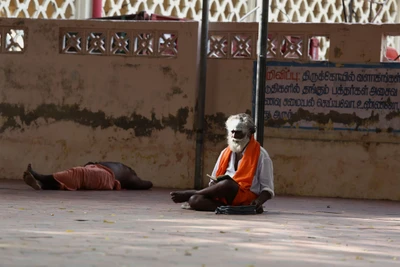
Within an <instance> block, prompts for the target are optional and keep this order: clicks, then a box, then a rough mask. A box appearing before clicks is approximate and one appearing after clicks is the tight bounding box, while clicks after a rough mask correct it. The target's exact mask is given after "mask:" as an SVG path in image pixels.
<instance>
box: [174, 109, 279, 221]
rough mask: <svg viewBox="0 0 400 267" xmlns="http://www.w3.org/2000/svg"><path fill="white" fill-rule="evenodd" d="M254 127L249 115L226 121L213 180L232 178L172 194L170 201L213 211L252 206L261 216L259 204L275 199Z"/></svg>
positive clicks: (270, 168)
mask: <svg viewBox="0 0 400 267" xmlns="http://www.w3.org/2000/svg"><path fill="white" fill-rule="evenodd" d="M255 128H256V127H255V124H254V122H253V119H252V118H251V116H250V115H248V114H245V113H241V114H237V115H232V116H230V117H229V118H228V120H227V121H226V129H227V130H228V136H227V139H228V147H227V148H225V149H224V150H223V151H222V152H221V154H220V155H219V158H218V160H217V163H216V165H215V167H214V170H213V172H212V177H218V176H223V175H229V176H230V177H232V179H224V180H222V181H219V182H214V181H213V180H210V182H209V186H208V187H206V188H204V189H202V190H199V191H196V190H185V191H176V192H171V196H172V200H173V201H174V202H176V203H180V202H186V201H187V202H188V203H189V205H190V207H191V208H192V209H194V210H200V211H215V209H216V208H217V207H219V206H224V205H231V206H241V205H255V206H256V210H257V212H258V213H262V211H263V209H262V205H263V204H264V203H265V202H266V201H267V200H269V199H271V198H272V197H273V196H274V176H273V166H272V161H271V159H270V157H269V155H268V153H267V151H266V150H265V149H264V148H263V147H261V146H260V144H259V143H258V142H257V141H256V140H255V139H254V137H253V134H254V133H255ZM225 177H226V176H225Z"/></svg>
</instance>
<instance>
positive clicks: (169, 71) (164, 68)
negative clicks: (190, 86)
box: [160, 66, 178, 82]
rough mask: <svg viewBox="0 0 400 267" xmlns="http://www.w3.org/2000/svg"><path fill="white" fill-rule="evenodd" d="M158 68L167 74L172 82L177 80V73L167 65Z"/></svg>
mask: <svg viewBox="0 0 400 267" xmlns="http://www.w3.org/2000/svg"><path fill="white" fill-rule="evenodd" d="M160 70H161V71H162V72H163V73H164V75H165V76H169V77H170V78H171V79H172V80H173V81H174V82H177V81H178V74H176V72H175V71H173V70H172V68H171V67H169V66H161V67H160Z"/></svg>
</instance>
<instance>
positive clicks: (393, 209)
mask: <svg viewBox="0 0 400 267" xmlns="http://www.w3.org/2000/svg"><path fill="white" fill-rule="evenodd" d="M169 191H170V190H166V189H152V190H150V191H101V192H100V191H90V192H87V191H86V192H85V191H74V192H68V191H34V190H32V189H31V188H29V187H28V186H26V185H25V184H23V183H22V181H0V229H1V230H0V266H1V267H2V266H7V267H9V266H30V267H32V266H121V267H122V266H152V267H153V266H185V267H186V266H198V267H205V266H210V267H216V266H242V267H256V266H260V267H264V266H297V267H298V266H400V203H399V202H390V201H363V200H345V199H331V198H306V197H302V198H301V197H284V196H278V197H276V198H275V199H273V200H272V201H270V202H267V205H266V207H265V208H266V210H267V212H265V213H264V214H261V215H247V216H242V215H234V216H231V215H216V214H214V213H205V212H194V211H191V210H184V209H181V208H180V205H179V204H175V203H173V202H171V201H170V198H169Z"/></svg>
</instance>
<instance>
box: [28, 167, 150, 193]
mask: <svg viewBox="0 0 400 267" xmlns="http://www.w3.org/2000/svg"><path fill="white" fill-rule="evenodd" d="M23 179H24V181H25V183H26V184H27V185H29V186H30V187H32V188H33V189H36V190H121V189H127V190H145V189H150V188H151V187H152V186H153V183H152V182H150V181H145V180H142V179H141V178H139V177H138V176H137V174H136V172H135V171H134V170H132V169H131V168H130V167H128V166H126V165H124V164H122V163H119V162H89V163H87V164H85V165H84V166H83V167H81V166H78V167H74V168H70V169H68V170H65V171H60V172H56V173H53V174H49V175H43V174H39V173H37V172H35V171H34V170H33V169H32V165H31V164H29V165H28V168H27V169H26V171H25V172H24V175H23Z"/></svg>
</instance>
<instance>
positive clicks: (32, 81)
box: [0, 20, 400, 200]
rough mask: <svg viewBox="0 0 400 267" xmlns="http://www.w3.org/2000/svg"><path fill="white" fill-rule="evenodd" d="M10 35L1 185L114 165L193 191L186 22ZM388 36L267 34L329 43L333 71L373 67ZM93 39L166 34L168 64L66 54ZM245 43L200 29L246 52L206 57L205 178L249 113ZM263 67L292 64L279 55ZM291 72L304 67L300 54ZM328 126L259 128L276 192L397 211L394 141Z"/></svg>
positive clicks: (2, 74) (72, 24)
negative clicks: (70, 38) (374, 203)
mask: <svg viewBox="0 0 400 267" xmlns="http://www.w3.org/2000/svg"><path fill="white" fill-rule="evenodd" d="M9 27H12V28H18V27H20V28H21V27H22V28H24V29H25V30H26V33H27V43H26V47H25V49H24V51H23V53H7V52H5V51H3V50H2V51H1V53H0V58H1V59H2V63H3V64H2V65H1V66H0V70H1V71H0V78H1V79H0V89H1V91H0V92H1V94H0V115H1V117H0V118H1V120H0V148H1V149H0V171H1V177H3V178H9V179H20V177H21V175H22V172H23V170H24V168H25V167H26V164H27V163H28V162H32V163H33V165H34V167H36V168H37V169H38V170H39V171H41V172H52V171H55V170H60V169H64V168H68V167H71V166H74V165H80V164H83V163H85V162H86V161H93V160H115V161H122V162H125V163H127V164H128V165H131V166H132V167H133V168H134V169H135V170H136V171H137V172H138V173H139V175H140V176H142V177H143V178H145V179H149V180H152V181H153V182H154V184H155V185H156V186H160V187H177V188H190V187H192V186H193V184H194V181H193V179H194V177H193V176H194V159H195V155H194V151H195V136H194V128H193V127H194V110H195V99H196V88H197V83H196V77H197V65H198V64H197V63H198V62H197V61H198V54H197V53H198V32H199V31H198V23H197V22H190V23H180V22H135V23H132V22H101V21H51V20H50V21H40V20H38V21H36V20H1V21H0V28H1V29H2V31H3V34H4V31H6V30H7V29H8V28H9ZM397 29H398V25H396V24H393V25H345V24H270V27H269V30H270V34H272V35H280V36H286V35H298V36H303V37H304V38H305V39H304V40H306V39H307V38H310V37H312V36H329V39H330V47H331V48H330V49H329V54H328V59H329V61H331V62H333V63H335V64H336V65H337V67H340V66H341V64H345V63H363V64H366V63H368V64H369V63H380V62H381V61H382V60H384V57H383V55H384V48H385V45H384V42H382V40H383V38H382V36H383V35H385V34H395V33H396V32H398V30H397ZM99 31H100V32H106V33H107V36H108V37H107V38H109V37H110V36H111V35H112V34H113V33H114V32H115V31H132V32H133V34H135V33H150V32H151V33H153V34H155V35H158V34H160V33H165V32H166V33H173V34H174V35H177V36H178V40H179V42H178V43H179V46H178V54H177V56H166V57H163V56H161V55H159V54H158V53H155V54H153V55H151V56H143V55H142V56H138V55H135V54H131V55H125V56H120V55H115V54H112V53H109V52H107V53H103V55H93V54H90V52H88V51H85V49H83V50H82V52H79V53H78V54H69V53H65V51H66V50H65V47H63V46H62V42H63V36H65V33H66V32H69V33H72V32H81V33H82V35H83V36H87V35H85V34H87V33H88V32H99ZM256 35H257V24H254V23H244V24H243V23H242V24H236V23H211V24H210V38H214V37H215V36H223V37H226V42H221V43H224V44H225V45H227V47H232V46H233V44H235V42H236V41H235V37H237V36H242V37H243V36H247V37H248V38H247V37H246V38H247V40H248V43H249V44H250V46H251V49H248V50H246V51H247V52H246V53H248V54H247V55H245V56H235V53H234V51H231V52H227V53H226V54H224V53H222V54H223V55H222V56H221V55H219V56H218V55H217V56H215V57H216V58H212V57H213V50H215V49H217V50H218V49H219V48H215V47H214V48H210V59H209V60H208V77H207V99H206V122H207V128H206V143H205V154H204V159H205V166H204V173H205V174H206V173H211V171H212V169H213V166H214V163H215V161H216V159H217V156H218V154H219V152H220V151H221V149H223V148H224V147H225V145H226V142H225V134H226V132H225V129H224V122H225V120H226V118H227V117H228V116H229V115H231V114H233V113H238V112H251V110H252V94H253V93H252V90H253V78H254V70H253V67H254V61H255V60H256V59H257V55H256V37H257V36H256ZM213 36H214V37H213ZM216 38H217V37H216ZM218 38H219V37H218ZM218 38H217V39H218ZM156 39H157V38H156ZM107 40H109V39H107ZM157 40H158V39H157ZM155 42H157V41H155ZM246 42H247V41H246ZM236 45H237V42H236ZM216 47H218V46H216ZM3 48H4V47H3ZM228 50H229V49H228ZM107 51H108V50H107ZM214 52H215V51H214ZM246 53H245V54H246ZM217 54H218V53H217ZM271 60H272V59H271ZM273 60H277V61H282V62H284V61H287V62H290V61H293V60H289V59H285V58H283V57H282V56H281V55H278V56H277V57H276V58H274V59H273ZM295 61H296V62H312V60H310V59H309V57H308V56H307V52H306V51H305V50H303V55H302V56H301V57H300V58H298V59H296V60H295ZM396 86H398V85H396ZM396 101H398V100H397V99H396ZM267 125H268V124H267ZM325 126H326V127H325ZM328 126H329V125H321V124H320V129H319V130H303V129H299V128H298V129H295V128H290V129H287V128H282V127H269V126H268V127H266V128H265V141H264V147H265V148H266V149H267V151H268V152H269V153H270V155H271V157H272V160H273V162H274V174H275V185H276V193H277V194H293V195H307V196H329V197H350V198H371V199H393V200H400V193H399V191H398V190H397V189H398V188H399V187H400V174H399V172H398V167H397V166H398V165H399V157H398V156H399V152H398V151H400V150H399V148H400V147H399V143H400V138H399V136H398V134H397V133H394V132H388V131H380V132H360V131H335V130H333V129H332V128H330V127H328ZM207 182H208V179H207V178H206V177H204V184H206V183H207Z"/></svg>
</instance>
